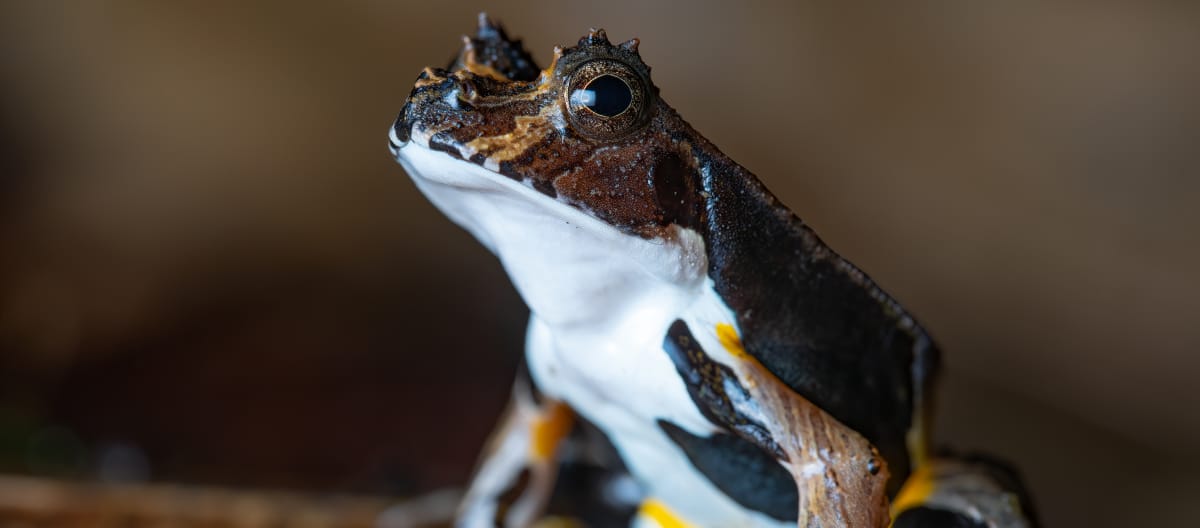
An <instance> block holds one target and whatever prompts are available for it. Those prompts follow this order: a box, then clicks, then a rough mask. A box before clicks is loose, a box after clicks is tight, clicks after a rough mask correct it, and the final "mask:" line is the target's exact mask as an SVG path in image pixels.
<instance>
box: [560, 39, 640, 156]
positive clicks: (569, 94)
mask: <svg viewBox="0 0 1200 528" xmlns="http://www.w3.org/2000/svg"><path fill="white" fill-rule="evenodd" d="M565 95H566V99H567V113H568V114H569V115H570V118H571V124H572V125H574V128H575V130H576V131H578V132H580V133H581V134H583V135H585V136H589V137H592V138H595V139H614V138H617V137H620V136H623V135H625V134H628V133H629V132H632V131H633V130H636V129H637V128H639V127H640V126H641V125H642V124H644V121H645V119H644V118H645V116H646V107H647V104H646V102H647V99H648V97H647V93H646V83H645V81H643V80H642V78H641V76H640V75H638V74H637V73H636V72H634V70H633V69H632V68H630V67H629V66H626V65H625V64H623V63H620V62H617V61H614V60H605V59H601V60H594V61H591V62H586V63H584V64H582V65H580V66H579V68H577V69H576V70H575V72H574V73H572V74H571V78H570V79H569V80H568V81H567V91H566V94H565Z"/></svg>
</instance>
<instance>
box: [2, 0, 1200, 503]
mask: <svg viewBox="0 0 1200 528" xmlns="http://www.w3.org/2000/svg"><path fill="white" fill-rule="evenodd" d="M479 10H487V11H488V12H490V13H491V14H493V15H495V16H497V17H498V18H500V19H501V20H503V21H504V22H505V23H506V24H507V25H508V27H509V29H510V32H511V33H515V34H517V35H519V36H522V37H524V39H525V42H526V43H527V45H528V46H529V47H530V49H531V50H532V51H533V52H534V55H535V56H536V57H537V58H538V59H539V60H541V61H543V63H544V62H545V60H546V59H547V58H548V57H549V55H550V49H551V47H552V46H553V45H555V44H570V43H573V42H574V41H575V39H577V38H579V36H580V35H581V34H583V33H584V32H585V31H586V30H587V28H588V27H589V26H600V27H605V28H606V29H608V31H609V34H610V35H612V37H613V38H615V39H620V40H624V39H625V38H628V37H633V36H638V37H640V38H641V39H642V54H643V56H644V57H645V59H646V61H647V62H648V63H649V64H650V65H651V66H653V68H654V79H655V81H656V83H657V84H658V86H659V87H660V88H661V91H662V94H663V97H664V98H666V99H667V100H668V101H669V102H670V103H671V104H672V105H673V106H675V107H676V108H677V109H678V110H679V111H680V113H681V114H682V115H684V116H685V117H686V118H687V119H689V121H690V122H691V123H692V124H693V125H695V126H696V127H697V128H698V129H699V130H700V131H702V132H703V133H704V134H706V135H707V137H708V138H710V139H711V140H713V141H714V142H715V143H716V144H717V145H718V146H720V147H721V148H722V149H724V150H725V152H726V153H728V154H729V155H730V156H731V157H733V158H734V159H736V160H738V161H739V162H740V163H742V164H743V165H745V166H747V167H748V168H750V169H751V170H752V171H754V172H755V173H757V174H758V175H760V177H761V178H762V179H763V180H764V181H765V182H766V183H767V184H768V185H769V186H770V187H771V188H772V189H773V190H774V191H775V192H776V193H777V194H778V195H779V196H780V197H781V198H782V199H783V201H784V202H786V203H788V204H790V205H791V206H792V208H793V209H795V210H796V211H797V212H798V214H799V215H800V216H801V217H803V218H805V219H806V220H807V221H808V222H809V223H811V224H812V225H814V226H815V227H816V228H817V229H818V231H819V232H820V233H821V234H822V236H823V237H824V238H825V239H826V241H827V242H829V243H830V244H831V245H832V246H833V247H835V248H836V249H837V250H838V251H840V252H841V253H843V254H845V255H847V256H848V257H850V258H851V259H852V260H854V261H855V262H856V263H857V264H858V265H860V266H861V267H862V268H864V269H865V270H867V272H868V273H870V274H871V275H872V276H873V277H874V278H876V279H877V280H878V281H879V282H880V283H882V284H883V285H884V286H885V287H886V288H887V289H888V290H889V291H891V292H892V293H893V294H894V295H896V296H897V297H898V298H899V299H901V300H902V301H903V302H904V303H905V304H906V305H907V306H908V307H909V308H910V310H912V311H913V312H914V313H916V314H917V315H918V316H919V317H920V318H921V320H922V321H923V322H924V323H925V325H926V326H927V327H928V328H929V329H930V330H931V331H932V332H933V334H934V335H935V336H936V338H937V339H938V340H939V341H940V342H941V344H942V346H943V348H944V349H945V350H946V363H947V369H946V376H945V378H944V383H943V391H942V392H941V397H940V407H941V414H940V416H939V421H938V423H937V426H938V430H939V436H938V439H939V441H941V442H944V443H947V444H952V445H954V446H957V447H960V448H969V449H985V450H988V451H992V452H994V453H997V454H1000V455H1002V456H1005V457H1008V458H1010V459H1012V460H1014V461H1015V462H1017V463H1018V464H1019V465H1020V466H1021V468H1022V469H1023V471H1024V474H1025V476H1026V478H1027V480H1028V483H1029V484H1030V486H1031V488H1032V491H1033V492H1034V494H1035V497H1036V499H1037V502H1038V506H1039V508H1040V510H1041V513H1042V516H1043V520H1044V521H1045V522H1046V524H1047V525H1050V526H1131V525H1140V526H1152V525H1167V524H1175V525H1178V524H1181V523H1186V522H1188V521H1187V520H1194V519H1195V513H1194V508H1195V506H1194V504H1195V500H1194V497H1195V496H1196V495H1197V493H1200V479H1198V478H1197V477H1196V475H1197V473H1196V471H1197V469H1198V468H1200V455H1198V454H1197V452H1196V449H1195V446H1196V445H1197V444H1198V443H1200V412H1198V411H1197V409H1200V396H1198V391H1197V390H1196V389H1195V386H1196V380H1197V374H1200V357H1198V356H1197V354H1196V352H1197V351H1198V349H1200V324H1198V320H1197V319H1198V318H1197V315H1198V314H1200V271H1198V270H1200V178H1197V176H1200V174H1198V169H1200V144H1198V142H1200V97H1197V94H1200V31H1198V30H1197V28H1198V27H1200V4H1197V3H1194V2H1174V1H1144V2H1106V1H1097V2H1080V3H1066V4H1058V3H1055V4H1053V5H1052V4H1048V3H1043V2H988V3H983V2H920V3H903V5H899V4H897V5H887V6H876V7H870V8H868V7H851V6H850V5H849V4H846V3H838V4H836V5H813V4H812V3H806V2H784V1H780V2H748V3H732V2H713V1H706V2H692V1H689V2H682V1H680V2H673V3H657V2H644V1H615V0H614V1H608V2H580V3H570V4H567V3H560V2H550V1H537V0H525V1H519V2H503V3H484V2H430V1H424V2H413V1H403V0H363V1H356V2H294V1H289V2H283V1H271V2H267V1H260V2H235V1H218V2H184V1H180V2H157V1H119V2H118V1H99V0H97V1H82V0H80V1H76V2H70V1H63V2H37V1H29V2H17V1H13V2H3V3H0V351H2V352H0V472H3V473H9V474H15V475H37V476H43V477H54V478H67V479H82V480H85V481H99V482H113V481H116V482H130V481H133V482H141V481H149V482H182V483H193V484H207V485H216V486H225V487H233V488H237V489H242V488H245V489H290V490H301V491H304V490H307V491H313V492H322V493H325V492H352V493H368V494H382V495H388V496H403V495H407V494H412V493H417V492H420V491H423V490H429V489H434V488H437V487H441V486H447V485H455V484H461V483H462V482H463V481H464V479H465V478H466V476H467V474H468V472H469V470H470V468H471V466H472V464H473V462H474V458H475V452H476V449H477V448H478V446H479V445H480V444H481V442H482V441H483V438H484V436H485V435H486V433H487V431H488V430H489V429H490V427H491V425H492V423H493V420H494V419H495V416H496V415H497V413H498V412H499V410H500V408H501V407H502V406H503V404H504V400H505V393H506V392H507V387H508V383H509V379H510V377H511V375H512V373H513V370H514V369H515V365H516V360H517V357H518V355H519V354H520V350H521V340H522V333H523V325H524V320H525V317H526V315H527V312H526V309H525V308H524V306H523V305H522V304H521V302H520V299H519V298H518V297H517V295H516V294H515V292H514V291H513V289H512V288H511V286H510V285H509V283H508V281H507V279H506V277H505V276H504V275H503V273H502V271H501V269H500V267H499V266H498V265H497V263H496V262H495V261H494V259H493V258H492V257H491V256H490V255H489V254H487V253H486V252H485V251H484V250H483V249H482V248H481V247H479V246H478V245H477V244H476V243H475V242H474V241H473V240H471V239H470V238H469V236H468V235H466V234H465V233H464V232H462V231H460V230H459V229H457V228H456V227H454V226H453V225H452V224H451V223H450V222H448V221H447V220H445V219H444V218H443V217H442V216H441V215H440V214H439V213H438V212H437V211H435V210H434V209H433V208H432V207H431V206H430V205H429V204H428V203H426V201H425V200H424V199H423V198H422V197H421V196H420V195H419V193H418V192H417V191H416V190H415V188H414V187H413V186H412V185H411V183H410V182H409V181H408V178H407V176H406V175H405V174H404V173H403V171H402V170H401V169H400V168H399V166H397V165H396V164H395V163H394V162H393V161H392V160H391V159H390V157H389V155H388V152H387V149H386V148H385V135H386V130H387V127H388V126H389V125H390V123H391V121H392V119H393V118H394V116H395V114H396V112H397V111H398V110H399V109H400V107H401V106H402V104H403V101H404V98H405V97H406V96H407V94H408V91H409V89H410V87H411V83H412V81H413V79H414V78H415V76H416V74H417V73H418V72H420V70H421V68H422V67H424V66H426V65H439V66H440V65H444V63H445V62H447V60H448V59H449V58H450V57H451V55H452V54H453V52H454V51H455V50H456V49H457V47H458V45H459V40H458V39H459V35H461V34H463V33H467V32H470V31H472V30H473V26H474V20H475V13H476V12H478V11H479Z"/></svg>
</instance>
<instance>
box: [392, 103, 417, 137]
mask: <svg viewBox="0 0 1200 528" xmlns="http://www.w3.org/2000/svg"><path fill="white" fill-rule="evenodd" d="M410 108H412V102H411V101H406V102H405V103H404V108H402V109H400V115H398V116H396V122H395V123H392V131H391V134H389V136H390V139H391V142H392V147H394V148H400V147H403V146H404V145H405V144H406V143H408V139H409V130H410V129H411V128H412V127H411V126H410V125H411V123H409V122H408V110H409V109H410Z"/></svg>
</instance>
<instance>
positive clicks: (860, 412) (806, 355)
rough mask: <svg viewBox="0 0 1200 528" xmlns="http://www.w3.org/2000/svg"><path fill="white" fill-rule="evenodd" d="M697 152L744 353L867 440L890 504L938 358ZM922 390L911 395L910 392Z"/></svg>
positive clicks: (884, 304) (846, 268) (911, 328)
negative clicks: (885, 470)
mask: <svg viewBox="0 0 1200 528" xmlns="http://www.w3.org/2000/svg"><path fill="white" fill-rule="evenodd" d="M697 147H698V148H695V149H694V150H693V153H694V156H695V158H696V161H697V166H698V168H699V169H700V173H701V175H702V179H703V185H704V190H705V191H707V193H708V194H707V197H708V198H707V199H708V203H707V209H708V210H707V219H708V221H707V223H706V231H705V233H704V238H705V242H706V245H707V251H708V261H709V276H710V277H711V278H712V279H713V281H714V283H715V289H716V291H717V294H718V295H720V296H721V298H722V299H723V300H724V301H725V303H726V304H727V305H728V306H729V307H730V308H732V309H733V310H734V311H735V312H736V313H737V318H738V326H739V327H740V329H741V331H742V342H743V344H744V345H745V347H746V351H747V352H748V353H749V354H751V355H752V356H754V357H755V358H757V359H758V360H759V361H760V362H762V364H763V365H764V366H765V367H766V368H767V369H768V370H770V371H771V373H773V374H774V375H776V376H777V377H779V378H780V379H781V380H782V381H783V382H784V383H786V384H787V385H788V386H789V387H791V388H792V389H793V390H795V391H796V392H797V393H798V394H800V395H801V396H803V397H805V398H807V399H808V400H809V401H811V402H813V403H814V404H816V405H817V406H819V407H821V408H822V409H824V410H825V411H827V412H829V413H830V414H831V415H833V416H834V417H835V418H837V419H838V420H839V421H841V422H842V423H844V424H846V425H847V426H849V427H851V428H853V429H854V430H856V431H858V432H859V433H861V434H862V435H863V436H864V437H866V438H867V439H868V440H870V441H871V442H872V443H873V444H875V446H876V447H877V448H879V451H880V452H881V453H882V454H883V456H884V458H885V459H886V460H887V461H888V466H889V469H890V470H891V474H892V479H891V482H889V486H888V490H889V493H890V494H894V493H895V492H896V491H897V490H898V488H899V485H900V483H902V482H903V481H904V479H905V478H906V477H907V475H908V472H909V469H910V468H909V464H910V462H909V453H908V450H907V445H906V442H905V436H906V433H907V431H908V430H909V428H910V426H911V425H912V422H913V417H914V410H915V409H914V406H915V405H918V404H919V403H921V404H927V403H926V402H919V401H918V400H919V398H918V395H919V394H920V393H921V392H922V391H923V389H924V385H925V384H926V382H927V381H926V380H928V379H929V378H931V377H932V375H933V371H934V369H935V368H936V365H937V349H936V348H935V346H934V344H933V342H932V341H931V340H930V338H929V337H928V336H927V335H926V333H925V331H924V330H923V329H922V328H921V327H920V326H919V325H917V324H916V322H915V321H913V320H912V318H911V317H909V315H908V314H907V313H906V312H905V311H904V309H903V308H902V307H901V306H900V305H899V304H898V303H897V302H896V301H895V300H893V299H892V298H891V297H890V296H888V295H887V293H885V292H883V291H882V290H881V289H879V287H877V286H876V285H875V283H874V282H872V281H871V279H870V278H868V277H867V276H866V274H864V273H863V272H862V271H860V270H858V268H856V267H854V265H853V264H851V263H849V262H848V261H846V260H845V259H843V258H842V257H840V256H839V255H838V254H837V253H834V252H833V250H831V249H829V248H828V247H827V246H826V245H825V244H824V243H823V242H821V240H820V239H819V238H818V237H817V235H816V234H815V233H813V231H812V230H811V229H809V228H808V227H807V226H805V225H804V224H803V222H801V220H800V219H799V218H797V217H796V216H795V214H793V213H792V212H791V211H790V210H788V209H787V208H786V207H784V206H783V205H782V204H780V203H779V201H778V200H777V199H776V198H775V197H774V196H772V195H771V194H770V192H769V191H767V190H766V189H765V188H764V187H763V186H762V184H761V183H760V182H759V181H758V180H757V179H755V178H754V176H753V175H751V174H750V173H749V171H747V170H746V169H744V168H742V167H741V166H739V165H737V164H736V163H734V162H733V161H731V160H729V159H728V158H726V157H724V156H723V155H721V154H720V153H719V152H717V151H716V149H715V148H713V147H712V146H711V145H707V144H702V145H698V146H697ZM914 380H915V385H914Z"/></svg>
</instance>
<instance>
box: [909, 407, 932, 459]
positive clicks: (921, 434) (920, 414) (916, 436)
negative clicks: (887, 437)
mask: <svg viewBox="0 0 1200 528" xmlns="http://www.w3.org/2000/svg"><path fill="white" fill-rule="evenodd" d="M924 407H925V405H924V404H923V402H922V405H918V406H917V408H916V409H915V410H916V412H915V413H913V423H912V425H911V426H909V429H908V433H907V434H905V435H904V436H905V438H904V439H905V443H906V444H908V456H909V458H911V459H912V467H913V468H915V469H920V468H923V467H925V463H926V461H927V460H929V426H928V422H927V421H926V419H925V408H924Z"/></svg>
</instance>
